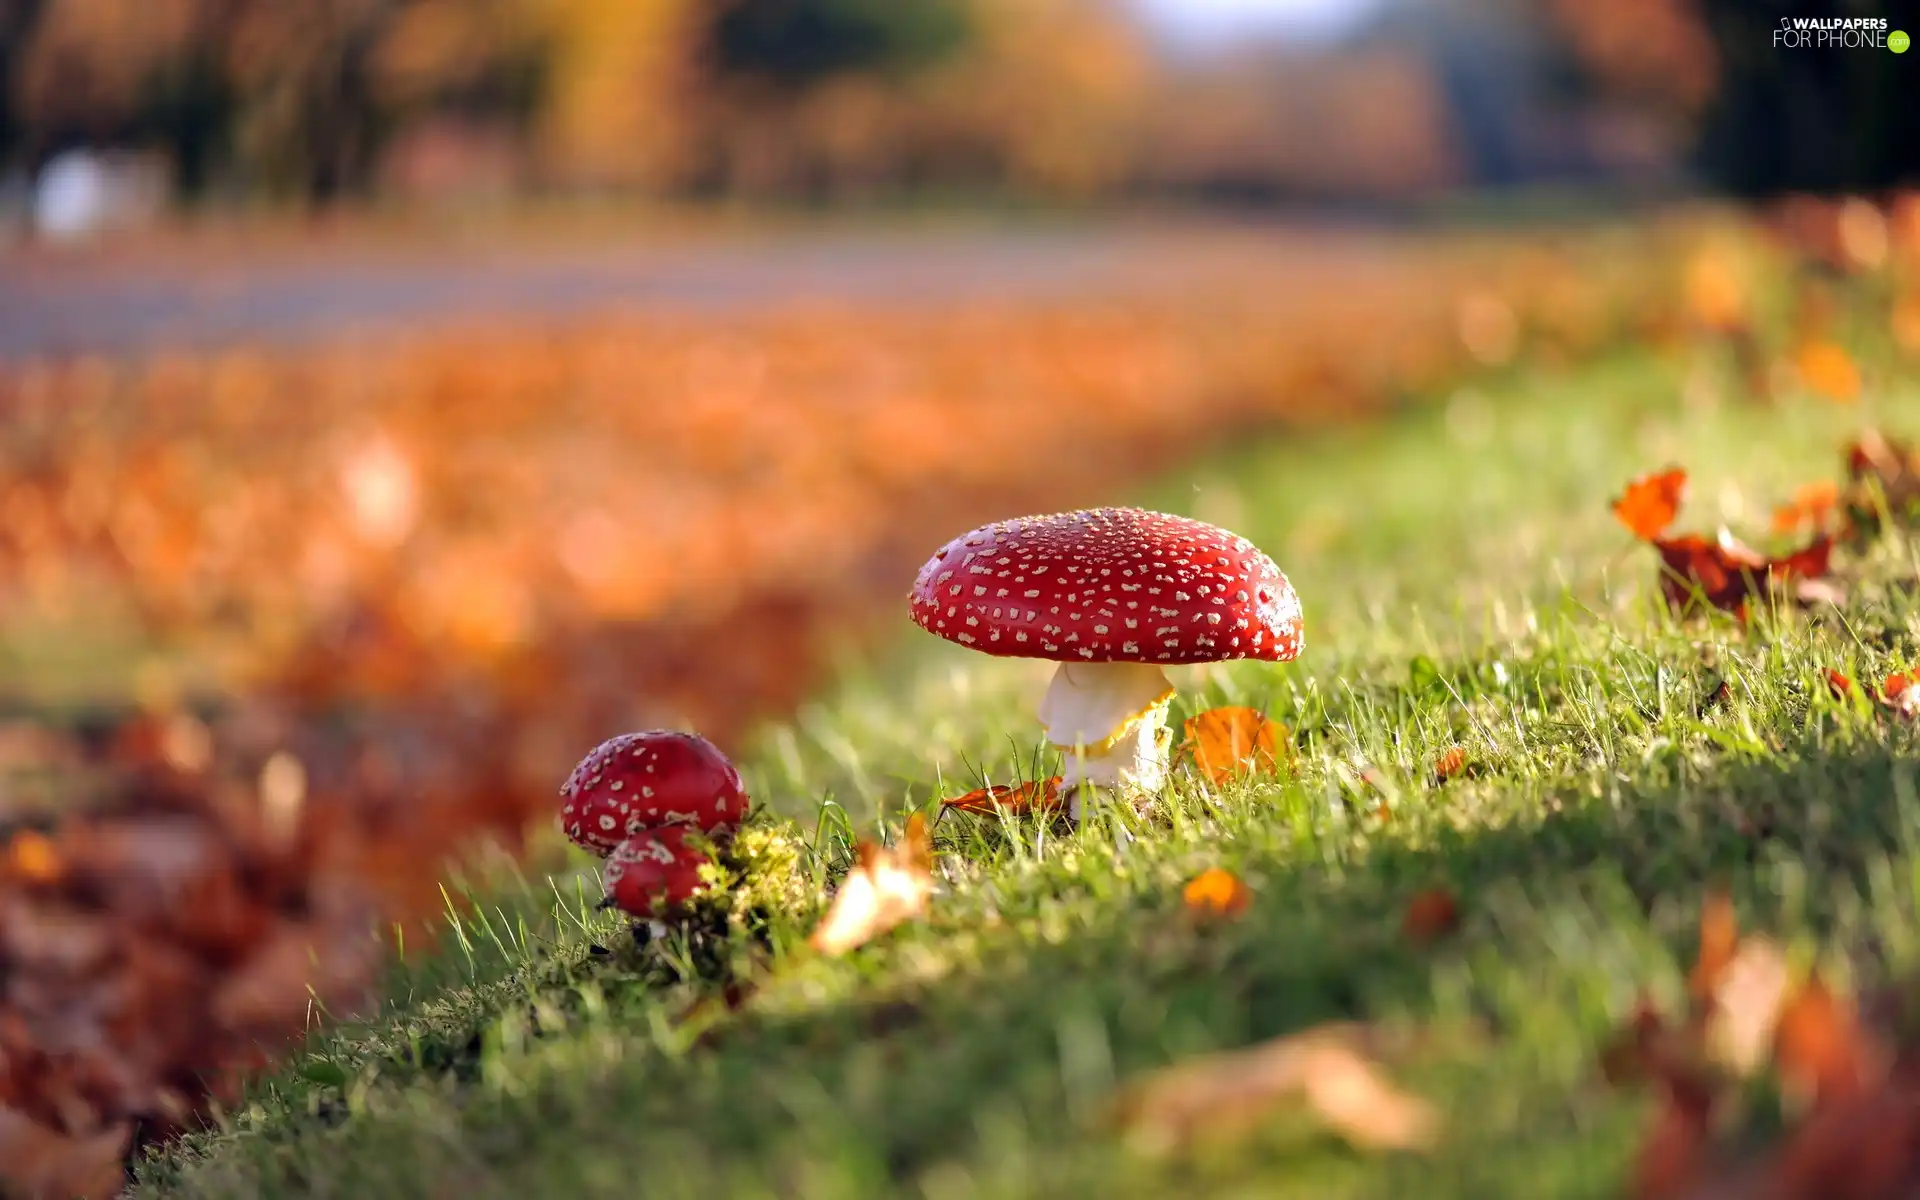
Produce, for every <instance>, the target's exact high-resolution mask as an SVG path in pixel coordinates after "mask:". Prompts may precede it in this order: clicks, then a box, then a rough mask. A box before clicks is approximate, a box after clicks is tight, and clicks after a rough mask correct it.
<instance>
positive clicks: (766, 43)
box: [706, 0, 968, 88]
mask: <svg viewBox="0 0 1920 1200" xmlns="http://www.w3.org/2000/svg"><path fill="white" fill-rule="evenodd" d="M967 17H968V10H967V8H966V7H965V5H964V3H963V2H962V0H912V2H911V3H902V2H901V0H716V2H715V4H714V10H713V14H712V16H711V18H710V22H709V25H708V28H707V32H706V41H707V45H706V52H707V54H708V55H709V59H710V61H711V63H712V65H713V68H714V70H715V71H716V72H717V73H718V74H720V75H722V76H750V77H753V78H756V79H761V80H769V81H773V82H775V83H778V84H781V85H784V86H787V87H790V88H801V87H806V86H807V85H809V84H813V83H817V82H819V81H821V80H823V79H826V78H827V77H829V76H832V75H838V74H844V73H847V72H854V71H880V72H885V71H902V70H912V69H914V68H917V67H924V66H927V65H928V64H930V63H934V62H938V61H939V60H941V59H942V58H945V57H947V56H949V55H951V54H953V53H954V52H955V51H957V50H959V49H960V48H961V47H962V46H963V45H964V44H965V43H966V40H967V33H968V21H967Z"/></svg>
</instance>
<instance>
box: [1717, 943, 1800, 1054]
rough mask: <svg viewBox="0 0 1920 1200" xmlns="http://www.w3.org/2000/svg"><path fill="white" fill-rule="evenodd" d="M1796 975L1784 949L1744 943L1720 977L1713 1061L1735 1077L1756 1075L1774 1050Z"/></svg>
mask: <svg viewBox="0 0 1920 1200" xmlns="http://www.w3.org/2000/svg"><path fill="white" fill-rule="evenodd" d="M1789 978H1790V973H1789V971H1788V968H1787V959H1786V956H1785V955H1784V954H1782V953H1781V952H1780V948H1779V947H1778V946H1776V945H1775V944H1774V943H1773V942H1771V941H1769V940H1768V939H1766V938H1757V937H1755V938H1746V939H1744V940H1743V941H1741V943H1740V946H1739V949H1738V950H1737V951H1736V952H1735V953H1734V955H1733V958H1732V959H1731V960H1730V961H1729V962H1728V963H1727V965H1726V967H1725V969H1724V970H1722V971H1721V972H1720V975H1719V979H1718V981H1717V982H1716V984H1715V986H1714V989H1713V1009H1712V1013H1711V1015H1710V1016H1709V1017H1708V1018H1707V1039H1706V1040H1707V1044H1708V1051H1709V1054H1710V1055H1711V1057H1712V1058H1713V1059H1714V1060H1715V1061H1716V1062H1720V1063H1723V1064H1725V1065H1726V1066H1727V1067H1728V1068H1730V1069H1731V1070H1732V1071H1733V1072H1734V1073H1735V1074H1737V1075H1741V1076H1748V1075H1752V1074H1753V1073H1754V1072H1755V1071H1757V1070H1759V1069H1760V1067H1761V1066H1762V1065H1763V1064H1764V1063H1765V1061H1766V1059H1767V1053H1768V1051H1769V1050H1770V1049H1771V1048H1772V1045H1773V1037H1774V1033H1775V1030H1776V1028H1777V1026H1778V1022H1779V1019H1780V1012H1781V1006H1782V1003H1783V1001H1785V999H1786V996H1787V983H1788V980H1789Z"/></svg>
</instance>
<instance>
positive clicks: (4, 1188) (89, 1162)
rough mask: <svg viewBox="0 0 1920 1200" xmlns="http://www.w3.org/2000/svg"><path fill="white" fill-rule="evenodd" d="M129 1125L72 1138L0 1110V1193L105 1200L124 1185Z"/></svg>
mask: <svg viewBox="0 0 1920 1200" xmlns="http://www.w3.org/2000/svg"><path fill="white" fill-rule="evenodd" d="M132 1143H133V1127H132V1125H130V1124H122V1125H115V1126H110V1127H108V1128H106V1129H101V1130H98V1131H96V1132H93V1133H88V1134H84V1135H82V1136H78V1137H75V1136H71V1135H68V1134H65V1133H61V1132H58V1131H57V1130H53V1129H49V1128H47V1127H46V1126H45V1125H41V1124H39V1123H38V1122H35V1121H31V1120H29V1119H28V1118H26V1117H25V1116H23V1115H21V1114H20V1113H18V1112H15V1111H14V1110H13V1109H10V1108H7V1107H6V1106H4V1105H0V1192H4V1193H5V1194H6V1195H8V1196H18V1197H19V1198H20V1200H109V1198H110V1197H113V1196H117V1195H119V1194H120V1190H121V1188H122V1187H124V1186H125V1184H126V1172H125V1167H124V1166H123V1163H124V1162H125V1159H126V1154H127V1150H128V1148H129V1147H130V1146H131V1145H132Z"/></svg>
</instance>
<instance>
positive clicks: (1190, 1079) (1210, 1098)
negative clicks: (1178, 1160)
mask: <svg viewBox="0 0 1920 1200" xmlns="http://www.w3.org/2000/svg"><path fill="white" fill-rule="evenodd" d="M1366 1047H1367V1031H1366V1030H1365V1029H1364V1028H1362V1027H1359V1026H1353V1025H1324V1026H1320V1027H1317V1028H1314V1029H1309V1030H1306V1031H1304V1032H1301V1033H1296V1034H1290V1035H1288V1036H1286V1037H1281V1038H1276V1039H1274V1040H1273V1041H1269V1042H1262V1043H1260V1044H1259V1045H1255V1046H1251V1047H1248V1048H1247V1049H1244V1050H1234V1051H1228V1052H1225V1053H1221V1054H1214V1055H1209V1056H1206V1057H1203V1058H1198V1059H1194V1060H1192V1061H1189V1062H1184V1063H1177V1064H1175V1065H1173V1066H1171V1067H1167V1068H1165V1069H1164V1070H1161V1071H1158V1072H1156V1073H1154V1074H1152V1075H1149V1076H1147V1077H1146V1078H1144V1079H1141V1080H1139V1081H1137V1082H1135V1083H1134V1084H1132V1085H1130V1086H1129V1087H1128V1088H1127V1089H1126V1090H1125V1091H1124V1092H1123V1093H1122V1094H1121V1096H1120V1098H1119V1100H1118V1101H1117V1103H1116V1116H1117V1119H1118V1121H1119V1123H1120V1125H1121V1126H1122V1128H1124V1129H1125V1130H1127V1131H1128V1133H1129V1134H1130V1135H1131V1136H1132V1137H1133V1139H1134V1140H1135V1141H1136V1143H1137V1144H1139V1145H1140V1146H1141V1147H1142V1148H1143V1149H1147V1150H1149V1151H1152V1152H1157V1153H1167V1152H1172V1151H1178V1150H1182V1149H1185V1148H1187V1147H1190V1146H1192V1145H1194V1144H1195V1143H1197V1142H1201V1141H1210V1140H1214V1139H1230V1138H1233V1137H1236V1136H1243V1135H1245V1134H1247V1133H1249V1132H1251V1131H1252V1130H1253V1129H1255V1128H1257V1127H1258V1125H1259V1124H1260V1122H1261V1121H1262V1120H1263V1119H1264V1118H1265V1117H1266V1115H1267V1113H1268V1112H1269V1111H1270V1110H1271V1109H1272V1108H1273V1107H1274V1106H1275V1105H1277V1104H1280V1103H1282V1102H1284V1101H1287V1100H1292V1099H1295V1098H1298V1099H1301V1100H1304V1101H1305V1102H1306V1104H1307V1106H1308V1108H1309V1110H1310V1111H1312V1112H1313V1114H1314V1115H1315V1116H1316V1117H1318V1118H1319V1119H1320V1121H1321V1122H1322V1123H1323V1124H1325V1125H1326V1126H1327V1128H1329V1129H1331V1130H1332V1131H1333V1132H1335V1133H1337V1134H1339V1135H1340V1136H1341V1137H1343V1138H1345V1139H1346V1140H1347V1141H1348V1142H1350V1143H1352V1144H1353V1145H1354V1146H1357V1147H1359V1148H1361V1149H1369V1150H1419V1149H1423V1148H1425V1147H1428V1146H1430V1145H1432V1144H1433V1142H1434V1140H1435V1138H1436V1137H1437V1136H1438V1134H1439V1126H1440V1122H1439V1116H1438V1114H1437V1113H1436V1112H1435V1111H1434V1110H1433V1108H1432V1107H1431V1106H1430V1105H1429V1104H1428V1103H1427V1102H1426V1101H1425V1100H1422V1099H1420V1098H1419V1097H1416V1096H1412V1095H1409V1094H1408V1093H1406V1092H1403V1091H1401V1090H1400V1089H1399V1088H1397V1087H1395V1086H1394V1085H1393V1084H1392V1083H1390V1082H1388V1081H1387V1080H1386V1079H1385V1078H1384V1077H1383V1076H1382V1075H1381V1073H1380V1069H1379V1067H1378V1065H1377V1064H1376V1063H1375V1062H1374V1061H1373V1060H1372V1058H1371V1057H1370V1056H1369V1055H1368V1053H1367V1049H1366Z"/></svg>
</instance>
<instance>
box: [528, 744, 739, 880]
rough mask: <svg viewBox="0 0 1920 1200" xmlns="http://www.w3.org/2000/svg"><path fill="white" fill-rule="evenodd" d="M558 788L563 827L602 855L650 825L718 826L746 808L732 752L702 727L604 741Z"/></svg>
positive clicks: (732, 823) (732, 824) (730, 824)
mask: <svg viewBox="0 0 1920 1200" xmlns="http://www.w3.org/2000/svg"><path fill="white" fill-rule="evenodd" d="M560 795H561V797H562V798H563V801H564V802H563V803H562V804H561V806H560V828H561V830H562V832H564V833H565V834H566V835H567V837H568V838H569V839H571V840H572V841H573V843H574V844H575V845H578V846H580V847H582V848H584V849H587V850H591V851H592V852H593V853H595V854H598V855H600V856H601V857H602V858H605V857H606V856H607V855H608V854H610V853H611V852H612V851H613V848H614V847H615V846H617V845H619V844H620V843H621V842H623V841H625V840H626V839H627V838H630V837H633V836H634V835H636V834H638V833H641V832H642V831H644V830H648V829H657V828H660V827H662V826H668V825H684V826H688V827H690V828H693V829H698V830H699V831H700V832H702V833H720V832H724V831H726V830H731V829H734V828H736V827H738V826H739V824H740V822H741V821H742V820H743V819H745V817H746V815H747V793H746V790H745V789H744V788H743V787H742V786H741V784H740V773H739V772H738V771H736V770H734V769H733V764H732V763H731V762H728V761H727V756H726V755H724V754H722V753H720V751H719V749H718V748H716V747H715V746H714V744H713V743H712V742H709V741H708V740H707V739H705V738H703V737H701V736H700V735H698V734H694V733H680V732H678V731H675V730H671V729H649V730H646V731H645V732H642V733H623V734H621V735H620V736H619V737H613V738H608V739H607V740H606V741H604V742H601V743H600V744H599V745H598V746H596V747H594V749H593V751H592V753H590V754H588V755H587V756H586V757H585V758H583V759H581V760H580V765H579V766H577V767H575V768H574V769H573V774H571V775H569V776H568V777H567V782H566V783H565V784H563V785H562V786H561V788H560Z"/></svg>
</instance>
